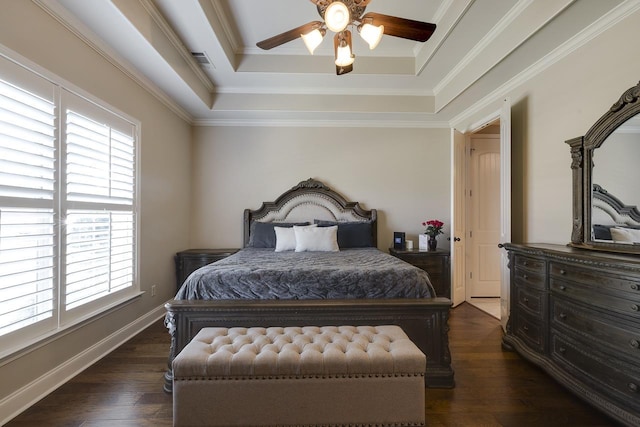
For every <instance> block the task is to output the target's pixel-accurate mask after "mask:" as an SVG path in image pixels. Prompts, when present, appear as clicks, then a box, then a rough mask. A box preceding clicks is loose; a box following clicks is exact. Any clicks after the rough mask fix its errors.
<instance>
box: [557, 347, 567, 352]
mask: <svg viewBox="0 0 640 427" xmlns="http://www.w3.org/2000/svg"><path fill="white" fill-rule="evenodd" d="M558 351H559V352H560V353H561V354H565V353H566V352H567V349H566V348H564V347H560V348H559V349H558Z"/></svg>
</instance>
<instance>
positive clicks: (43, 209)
mask: <svg viewBox="0 0 640 427" xmlns="http://www.w3.org/2000/svg"><path fill="white" fill-rule="evenodd" d="M53 80H54V79H52V80H47V79H45V78H43V77H41V75H38V74H35V73H33V72H31V71H29V70H27V69H25V68H23V67H22V66H20V65H18V64H17V63H15V62H12V61H10V60H8V59H7V58H5V57H3V56H2V55H1V54H0V357H1V356H3V355H5V354H7V353H9V352H11V351H14V350H15V349H17V348H21V347H24V346H25V345H28V344H30V343H32V342H34V341H36V340H38V339H41V338H42V337H44V336H46V335H47V334H51V333H54V332H56V331H57V330H60V329H63V328H65V327H67V326H68V325H70V324H73V323H76V322H78V321H81V320H83V319H85V318H87V317H88V316H92V315H94V314H97V313H100V312H102V311H104V310H106V309H108V308H109V307H111V306H113V305H115V304H118V303H120V302H122V301H124V300H126V299H129V298H131V297H132V296H134V295H136V294H137V291H138V285H137V282H136V281H137V278H136V263H137V256H136V254H137V250H136V244H137V242H136V235H137V234H136V233H137V228H136V198H137V195H136V173H137V171H136V167H137V166H136V165H137V159H136V135H137V125H136V124H134V123H132V121H130V120H128V119H126V118H124V117H123V116H122V115H120V114H116V113H114V112H112V111H110V110H109V109H107V108H104V107H102V106H100V105H99V104H98V103H96V102H94V101H89V100H88V99H87V98H84V97H81V96H79V95H77V94H75V93H73V92H71V91H69V90H67V89H65V88H63V87H62V86H61V85H59V84H57V83H55V82H54V81H53Z"/></svg>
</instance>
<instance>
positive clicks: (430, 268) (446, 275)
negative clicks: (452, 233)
mask: <svg viewBox="0 0 640 427" xmlns="http://www.w3.org/2000/svg"><path fill="white" fill-rule="evenodd" d="M389 253H390V254H391V255H393V256H395V257H398V258H400V259H401V260H403V261H406V262H408V263H409V264H411V265H415V266H416V267H418V268H421V269H423V270H424V271H426V272H427V273H429V278H430V279H431V284H432V285H433V288H434V289H435V291H436V295H437V296H439V297H445V298H451V264H450V261H449V258H450V257H449V255H450V254H449V251H446V250H443V249H438V250H436V251H421V250H418V249H412V250H410V251H407V250H400V249H394V248H389Z"/></svg>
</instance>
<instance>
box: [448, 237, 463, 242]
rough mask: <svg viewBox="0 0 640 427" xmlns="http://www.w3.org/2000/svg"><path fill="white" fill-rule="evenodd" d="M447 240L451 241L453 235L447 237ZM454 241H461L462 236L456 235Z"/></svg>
mask: <svg viewBox="0 0 640 427" xmlns="http://www.w3.org/2000/svg"><path fill="white" fill-rule="evenodd" d="M447 240H449V241H451V237H447ZM453 241H454V242H459V241H460V238H459V237H454V238H453Z"/></svg>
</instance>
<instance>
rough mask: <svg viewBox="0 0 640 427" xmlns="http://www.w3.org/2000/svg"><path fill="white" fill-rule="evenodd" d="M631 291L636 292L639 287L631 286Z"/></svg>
mask: <svg viewBox="0 0 640 427" xmlns="http://www.w3.org/2000/svg"><path fill="white" fill-rule="evenodd" d="M631 289H632V290H634V291H637V290H638V285H636V284H635V283H634V284H633V285H631Z"/></svg>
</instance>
